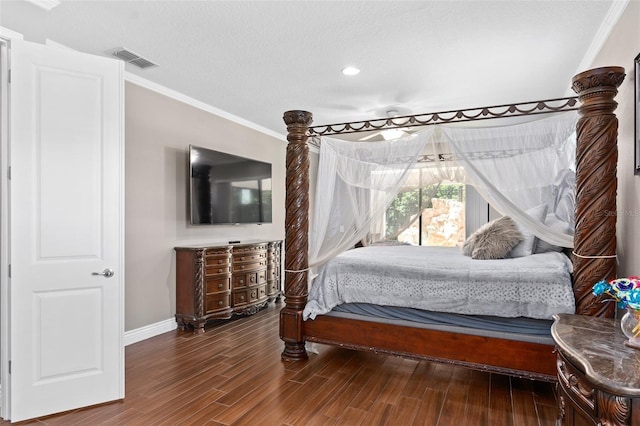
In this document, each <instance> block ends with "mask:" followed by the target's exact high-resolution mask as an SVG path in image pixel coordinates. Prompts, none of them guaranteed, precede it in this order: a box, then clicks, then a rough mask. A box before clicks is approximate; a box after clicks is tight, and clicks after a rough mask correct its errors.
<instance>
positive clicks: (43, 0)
mask: <svg viewBox="0 0 640 426" xmlns="http://www.w3.org/2000/svg"><path fill="white" fill-rule="evenodd" d="M26 1H28V2H29V3H31V4H35V5H36V6H38V7H39V8H42V9H44V10H46V11H47V12H48V11H50V10H51V9H53V8H54V7H56V6H59V5H60V0H26Z"/></svg>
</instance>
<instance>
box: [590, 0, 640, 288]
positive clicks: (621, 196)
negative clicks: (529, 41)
mask: <svg viewBox="0 0 640 426" xmlns="http://www.w3.org/2000/svg"><path fill="white" fill-rule="evenodd" d="M639 53H640V2H639V1H637V0H635V1H631V2H629V5H628V6H627V8H626V10H625V11H624V14H623V15H622V17H621V18H620V20H619V21H618V24H617V25H616V27H615V28H614V30H613V31H612V33H611V35H610V36H609V38H608V40H607V42H606V43H605V45H604V46H603V47H602V50H601V52H600V53H599V55H598V56H597V57H596V59H595V61H594V63H593V64H592V68H596V67H602V66H612V65H614V66H622V67H624V68H625V70H626V74H627V76H626V78H625V80H624V82H623V83H622V85H621V86H620V88H619V89H618V96H617V97H616V100H617V102H618V108H617V110H616V114H617V116H618V155H619V157H618V207H617V209H618V232H617V234H618V260H619V267H618V276H625V275H640V262H639V261H640V176H635V175H634V58H635V57H636V56H637V55H638V54H639Z"/></svg>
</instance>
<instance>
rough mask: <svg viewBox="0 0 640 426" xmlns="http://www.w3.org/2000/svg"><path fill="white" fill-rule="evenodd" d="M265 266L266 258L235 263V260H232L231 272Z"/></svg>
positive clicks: (253, 269)
mask: <svg viewBox="0 0 640 426" xmlns="http://www.w3.org/2000/svg"><path fill="white" fill-rule="evenodd" d="M266 267H267V259H262V260H256V261H253V262H243V263H237V262H236V261H235V260H234V262H233V272H243V271H255V270H258V269H265V270H266Z"/></svg>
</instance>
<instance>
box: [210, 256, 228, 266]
mask: <svg viewBox="0 0 640 426" xmlns="http://www.w3.org/2000/svg"><path fill="white" fill-rule="evenodd" d="M230 263H231V256H230V255H229V254H214V255H205V257H204V264H205V266H227V265H229V264H230Z"/></svg>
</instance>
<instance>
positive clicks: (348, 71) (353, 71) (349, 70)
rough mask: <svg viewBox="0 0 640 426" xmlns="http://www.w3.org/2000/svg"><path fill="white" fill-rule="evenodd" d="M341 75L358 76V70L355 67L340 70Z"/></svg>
mask: <svg viewBox="0 0 640 426" xmlns="http://www.w3.org/2000/svg"><path fill="white" fill-rule="evenodd" d="M342 74H344V75H358V74H360V70H359V69H358V68H356V67H345V68H342Z"/></svg>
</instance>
